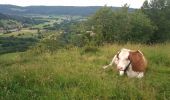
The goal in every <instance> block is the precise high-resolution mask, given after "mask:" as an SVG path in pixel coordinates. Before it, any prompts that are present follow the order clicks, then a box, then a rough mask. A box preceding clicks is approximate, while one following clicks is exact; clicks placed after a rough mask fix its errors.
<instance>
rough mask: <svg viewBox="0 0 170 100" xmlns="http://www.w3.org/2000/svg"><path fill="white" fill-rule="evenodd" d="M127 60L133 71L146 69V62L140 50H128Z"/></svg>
mask: <svg viewBox="0 0 170 100" xmlns="http://www.w3.org/2000/svg"><path fill="white" fill-rule="evenodd" d="M129 60H130V61H131V65H132V70H133V71H136V72H144V71H145V70H146V67H147V62H146V60H145V58H144V56H143V54H141V53H140V51H134V52H129Z"/></svg>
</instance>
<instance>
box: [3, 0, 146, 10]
mask: <svg viewBox="0 0 170 100" xmlns="http://www.w3.org/2000/svg"><path fill="white" fill-rule="evenodd" d="M144 1H145V0H0V4H13V5H18V6H30V5H46V6H104V5H107V6H117V7H121V6H122V5H123V4H125V3H128V4H130V7H131V8H140V7H141V6H142V4H143V2H144Z"/></svg>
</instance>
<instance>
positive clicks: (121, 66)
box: [115, 49, 131, 71]
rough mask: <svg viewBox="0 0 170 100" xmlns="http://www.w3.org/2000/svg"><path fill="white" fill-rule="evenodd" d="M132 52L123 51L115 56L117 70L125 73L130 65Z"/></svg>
mask: <svg viewBox="0 0 170 100" xmlns="http://www.w3.org/2000/svg"><path fill="white" fill-rule="evenodd" d="M129 52H130V50H128V49H121V50H120V52H118V53H117V54H116V55H115V57H116V58H115V64H116V66H117V69H118V70H119V71H125V70H126V68H127V67H128V66H129V65H130V63H131V61H130V59H129V54H130V53H129Z"/></svg>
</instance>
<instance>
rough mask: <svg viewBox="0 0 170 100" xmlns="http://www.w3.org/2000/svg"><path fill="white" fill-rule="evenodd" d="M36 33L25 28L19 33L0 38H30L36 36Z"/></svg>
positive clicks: (7, 34) (4, 35)
mask: <svg viewBox="0 0 170 100" xmlns="http://www.w3.org/2000/svg"><path fill="white" fill-rule="evenodd" d="M36 33H37V30H30V29H27V28H23V29H22V30H20V31H16V32H12V33H6V34H2V35H1V36H3V37H9V36H14V37H32V36H33V35H37V34H36Z"/></svg>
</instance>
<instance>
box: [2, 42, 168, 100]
mask: <svg viewBox="0 0 170 100" xmlns="http://www.w3.org/2000/svg"><path fill="white" fill-rule="evenodd" d="M122 47H125V48H131V49H140V50H141V51H143V52H144V54H145V55H146V58H147V59H148V62H149V66H148V70H147V73H146V75H145V77H144V78H143V79H135V78H134V79H130V78H128V77H127V76H123V77H121V76H119V75H118V72H117V71H116V68H114V67H113V68H110V69H108V70H105V71H104V70H103V69H102V66H103V65H106V64H108V63H109V62H110V61H111V59H112V57H113V56H114V54H115V53H116V52H117V51H118V50H119V49H120V48H122ZM169 50H170V44H169V43H168V44H162V45H161V44H160V45H153V46H147V45H140V44H139V45H131V44H127V45H117V44H113V45H105V46H102V47H98V48H97V47H84V48H76V47H73V48H70V49H60V50H58V51H56V52H50V51H49V50H48V49H43V48H42V47H37V48H32V49H30V50H28V51H26V52H23V53H9V54H4V55H1V56H0V99H1V100H10V99H15V100H30V99H31V100H33V99H34V100H35V99H40V100H56V99H57V100H77V99H78V100H169V99H170V51H169Z"/></svg>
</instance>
